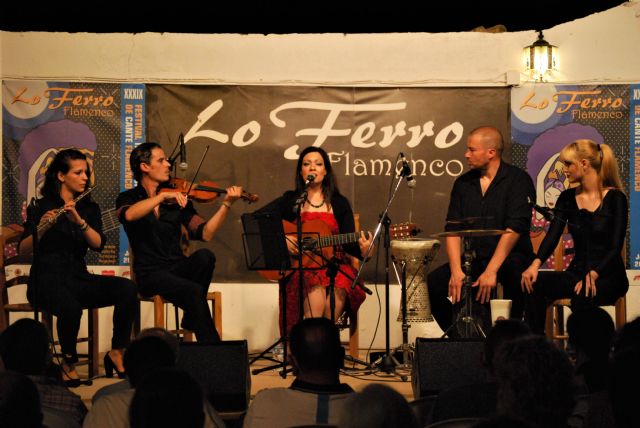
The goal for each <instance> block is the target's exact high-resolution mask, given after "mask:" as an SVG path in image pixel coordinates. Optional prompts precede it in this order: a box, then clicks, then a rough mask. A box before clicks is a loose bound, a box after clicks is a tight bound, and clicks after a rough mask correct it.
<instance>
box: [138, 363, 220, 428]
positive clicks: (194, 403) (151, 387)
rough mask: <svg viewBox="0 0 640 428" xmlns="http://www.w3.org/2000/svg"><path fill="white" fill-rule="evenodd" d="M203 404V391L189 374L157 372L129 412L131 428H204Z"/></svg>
mask: <svg viewBox="0 0 640 428" xmlns="http://www.w3.org/2000/svg"><path fill="white" fill-rule="evenodd" d="M203 400H204V397H203V394H202V388H201V387H200V385H199V384H198V382H196V380H195V379H193V378H192V377H191V376H190V375H189V374H188V373H186V372H184V371H182V370H177V369H162V370H157V371H155V372H153V373H151V374H150V375H149V376H146V377H145V378H144V379H143V380H142V382H140V384H139V385H138V386H137V387H136V393H135V395H134V396H133V400H132V401H131V407H130V409H129V420H130V421H131V428H157V427H181V428H201V427H203V426H204V420H205V412H204V411H203V407H202V402H203ZM223 426H224V425H223Z"/></svg>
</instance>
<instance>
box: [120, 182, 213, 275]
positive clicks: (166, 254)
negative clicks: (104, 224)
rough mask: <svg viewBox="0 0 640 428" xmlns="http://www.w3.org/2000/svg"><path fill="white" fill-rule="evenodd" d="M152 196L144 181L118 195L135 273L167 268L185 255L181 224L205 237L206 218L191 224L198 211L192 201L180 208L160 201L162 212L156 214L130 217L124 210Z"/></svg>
mask: <svg viewBox="0 0 640 428" xmlns="http://www.w3.org/2000/svg"><path fill="white" fill-rule="evenodd" d="M147 198H149V195H147V191H146V190H145V189H144V187H142V186H141V185H138V186H137V187H135V188H133V189H130V190H127V191H124V192H122V193H120V194H119V195H118V198H117V199H116V209H118V210H120V211H119V214H118V218H119V220H120V223H122V225H123V226H124V230H125V232H126V233H127V236H128V237H129V245H130V246H131V250H132V252H133V254H135V257H134V259H133V269H134V271H135V273H136V275H138V276H141V275H144V274H145V273H147V272H151V271H155V270H158V269H162V268H167V267H168V266H170V265H171V264H172V263H175V262H176V261H178V260H182V259H183V258H185V255H184V254H183V252H182V248H181V247H180V237H181V233H182V230H181V226H183V225H184V226H185V227H186V228H187V230H189V238H190V239H198V240H202V230H203V229H204V225H205V223H204V222H199V223H198V224H197V225H196V226H195V227H190V222H191V219H192V218H193V217H194V216H196V215H198V213H197V212H196V210H195V208H194V207H193V204H192V203H191V201H189V202H187V206H186V207H184V208H180V206H179V205H178V204H160V216H159V218H156V216H155V214H154V212H153V210H151V212H149V214H147V215H146V216H144V217H142V218H140V219H138V220H135V221H127V220H126V218H125V213H126V212H127V209H128V208H129V207H130V206H131V205H133V204H135V203H136V202H139V201H142V200H145V199H147Z"/></svg>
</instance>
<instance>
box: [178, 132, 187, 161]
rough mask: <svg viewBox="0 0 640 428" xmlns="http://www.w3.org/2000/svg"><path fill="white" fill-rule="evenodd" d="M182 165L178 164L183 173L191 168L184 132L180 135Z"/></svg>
mask: <svg viewBox="0 0 640 428" xmlns="http://www.w3.org/2000/svg"><path fill="white" fill-rule="evenodd" d="M179 140H180V163H179V164H178V167H179V168H180V170H181V171H186V170H187V168H188V167H189V164H188V163H187V149H186V147H185V146H184V135H182V132H181V133H180V138H179Z"/></svg>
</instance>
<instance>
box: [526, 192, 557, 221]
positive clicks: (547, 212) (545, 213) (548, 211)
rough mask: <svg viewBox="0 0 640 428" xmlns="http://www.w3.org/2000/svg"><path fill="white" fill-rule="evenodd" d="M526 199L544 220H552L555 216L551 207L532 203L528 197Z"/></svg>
mask: <svg viewBox="0 0 640 428" xmlns="http://www.w3.org/2000/svg"><path fill="white" fill-rule="evenodd" d="M527 200H528V201H529V204H530V205H531V206H532V207H533V209H534V210H536V211H538V212H539V213H540V214H542V217H544V219H545V220H547V221H551V220H553V218H554V217H555V214H554V212H553V208H549V207H541V206H540V205H538V204H535V203H533V201H532V200H531V198H529V197H527Z"/></svg>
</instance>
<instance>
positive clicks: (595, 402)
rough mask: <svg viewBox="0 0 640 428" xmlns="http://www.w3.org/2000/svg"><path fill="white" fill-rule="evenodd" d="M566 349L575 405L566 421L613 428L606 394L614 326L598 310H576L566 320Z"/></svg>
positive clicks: (605, 315)
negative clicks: (571, 357) (573, 378)
mask: <svg viewBox="0 0 640 428" xmlns="http://www.w3.org/2000/svg"><path fill="white" fill-rule="evenodd" d="M567 334H568V335H569V348H570V349H571V352H572V353H573V354H574V359H575V362H574V373H575V376H576V383H577V388H578V389H577V401H578V402H577V405H576V407H575V409H574V411H573V414H572V415H571V418H570V419H569V425H570V426H572V427H574V426H575V427H583V428H590V427H601V426H613V425H614V421H613V413H612V411H611V405H610V403H609V395H608V393H607V391H606V387H607V383H608V380H609V354H610V353H611V346H612V344H613V337H614V334H615V327H614V325H613V320H612V319H611V317H610V316H609V314H608V313H607V311H605V310H604V309H602V308H601V307H598V306H591V307H586V308H579V309H576V310H575V311H573V312H572V313H571V315H570V316H569V318H568V319H567Z"/></svg>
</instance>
